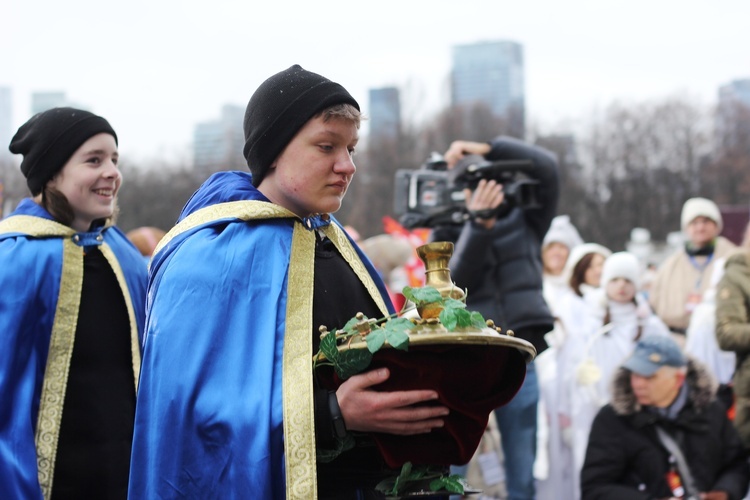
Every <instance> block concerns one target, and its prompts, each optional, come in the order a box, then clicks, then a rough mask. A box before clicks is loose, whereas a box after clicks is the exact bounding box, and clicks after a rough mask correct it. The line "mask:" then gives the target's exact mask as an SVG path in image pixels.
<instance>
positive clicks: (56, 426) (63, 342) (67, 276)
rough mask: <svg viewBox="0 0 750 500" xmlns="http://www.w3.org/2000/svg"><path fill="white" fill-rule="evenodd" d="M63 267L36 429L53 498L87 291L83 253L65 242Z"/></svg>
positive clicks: (45, 489) (46, 491) (45, 484)
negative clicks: (83, 292)
mask: <svg viewBox="0 0 750 500" xmlns="http://www.w3.org/2000/svg"><path fill="white" fill-rule="evenodd" d="M62 245H63V267H62V277H61V279H60V295H59V297H58V298H57V309H56V311H55V321H54V324H53V325H52V335H51V337H50V345H49V354H48V355H47V368H46V370H45V372H44V382H43V385H42V397H41V402H40V406H39V416H38V420H37V428H36V449H37V467H38V469H39V484H40V485H41V487H42V494H43V495H44V497H45V498H49V497H50V494H51V493H52V480H53V476H54V472H55V456H56V454H57V442H58V438H59V437H60V422H61V421H62V410H63V402H64V400H65V388H66V387H67V385H68V370H69V368H70V358H71V357H72V355H73V342H74V339H75V332H76V324H77V323H78V309H79V306H80V301H81V289H82V288H83V249H82V248H81V247H79V246H77V245H76V244H75V243H73V241H71V240H70V239H67V238H66V239H63V240H62Z"/></svg>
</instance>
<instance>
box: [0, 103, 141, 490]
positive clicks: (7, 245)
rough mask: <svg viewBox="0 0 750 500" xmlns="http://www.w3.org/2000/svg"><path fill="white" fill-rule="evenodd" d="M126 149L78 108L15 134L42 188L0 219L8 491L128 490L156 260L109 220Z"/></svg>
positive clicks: (1, 377) (0, 478) (3, 486)
mask: <svg viewBox="0 0 750 500" xmlns="http://www.w3.org/2000/svg"><path fill="white" fill-rule="evenodd" d="M117 148H118V143H117V135H116V134H115V131H114V130H113V129H112V127H111V126H110V124H109V123H108V122H107V121H106V120H105V119H104V118H102V117H100V116H96V115H94V114H92V113H89V112H88V111H83V110H80V109H74V108H54V109H51V110H48V111H44V112H42V113H39V114H37V115H34V116H33V117H32V118H31V119H30V120H29V121H27V122H26V123H25V124H24V125H22V126H21V128H19V129H18V132H17V133H16V134H15V136H14V137H13V139H12V141H11V143H10V151H11V152H12V153H16V154H22V155H23V161H22V162H21V171H22V172H23V174H24V176H25V177H26V183H27V185H28V187H29V190H30V191H31V194H32V197H31V198H26V199H24V200H22V201H21V203H20V204H19V205H18V207H17V208H16V210H15V211H14V212H13V213H12V214H11V215H10V216H9V217H8V218H7V219H4V220H3V221H2V222H0V262H2V265H0V290H1V291H2V292H1V293H0V326H1V327H2V332H3V348H2V349H0V399H2V401H3V404H2V406H1V407H0V498H24V499H41V498H50V497H51V498H58V499H59V498H111V499H124V498H126V496H127V486H128V472H129V468H130V448H131V443H132V440H133V421H134V417H135V397H136V387H137V381H138V375H139V370H140V362H141V353H140V345H141V337H142V334H143V324H144V317H145V289H146V268H145V266H144V265H143V260H142V258H141V256H140V255H139V253H138V251H137V250H136V249H135V248H134V247H133V245H132V244H131V243H130V242H129V241H128V240H127V238H126V237H125V235H124V234H123V233H122V232H121V231H120V230H119V229H118V228H117V227H116V226H114V225H113V224H114V216H115V213H116V210H117V208H116V207H117V195H118V193H119V191H120V186H121V184H122V174H121V173H120V170H119V168H118V161H119V153H118V149H117Z"/></svg>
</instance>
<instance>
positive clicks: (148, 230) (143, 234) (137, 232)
mask: <svg viewBox="0 0 750 500" xmlns="http://www.w3.org/2000/svg"><path fill="white" fill-rule="evenodd" d="M165 234H167V233H166V231H164V230H163V229H159V228H158V227H153V226H141V227H137V228H135V229H131V230H130V231H128V232H127V233H125V236H127V237H128V239H129V240H130V241H131V243H133V245H135V247H136V248H137V249H138V251H139V252H141V255H142V256H143V258H144V259H145V260H146V263H147V264H148V262H149V261H150V260H151V255H153V253H154V249H156V245H158V244H159V241H161V239H162V238H163V237H164V235H165Z"/></svg>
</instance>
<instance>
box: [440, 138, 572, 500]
mask: <svg viewBox="0 0 750 500" xmlns="http://www.w3.org/2000/svg"><path fill="white" fill-rule="evenodd" d="M470 155H480V156H483V157H484V159H486V160H488V161H499V160H530V161H531V164H532V168H531V169H530V170H529V171H528V172H527V174H528V176H529V177H530V178H531V179H533V180H535V181H536V182H538V184H537V185H536V186H535V194H536V200H537V201H538V203H537V204H536V205H535V206H519V204H518V203H513V202H512V198H513V196H511V193H510V191H511V188H510V187H509V186H503V185H502V184H501V183H498V182H496V181H495V180H484V179H483V180H480V181H479V183H478V185H477V186H476V188H475V189H474V190H473V192H471V191H469V190H467V191H466V192H465V197H466V208H467V209H468V212H469V214H470V215H471V219H470V220H468V221H466V222H465V223H464V224H463V225H460V226H455V225H454V226H440V227H436V228H435V229H434V231H433V233H432V236H431V239H432V240H433V241H452V242H454V243H455V245H456V246H455V251H454V253H453V257H452V258H451V261H450V264H449V267H450V270H451V277H452V278H453V279H454V280H455V282H456V285H457V286H458V287H460V288H467V289H468V291H469V293H468V295H467V306H468V307H469V308H470V309H472V310H476V311H479V312H480V313H481V314H482V315H483V316H484V317H485V318H487V319H492V320H494V322H495V324H496V325H498V326H500V327H501V328H503V330H513V332H514V333H515V336H516V337H519V338H522V339H524V340H527V341H529V342H531V343H532V344H533V345H534V347H535V348H536V351H537V354H540V353H541V352H542V351H544V349H546V348H547V343H546V342H545V340H544V335H545V334H546V333H548V332H550V331H551V330H552V327H553V323H554V319H553V317H552V314H551V313H550V310H549V308H548V307H547V303H546V302H545V300H544V295H543V292H542V257H541V251H542V250H541V249H542V241H543V240H544V236H545V235H546V234H547V230H548V229H549V228H550V224H551V222H552V219H553V218H554V217H555V214H556V211H557V202H558V198H559V191H560V185H559V178H558V171H557V161H556V160H555V158H554V155H553V154H552V153H550V152H549V151H547V150H545V149H542V148H539V147H534V146H531V145H528V144H526V143H524V142H522V141H519V140H517V139H513V138H511V137H503V136H501V137H497V138H495V139H494V140H493V141H492V142H489V143H486V142H471V141H454V142H453V143H452V144H451V146H450V148H449V149H448V151H447V152H446V153H445V160H446V163H447V164H448V167H449V168H456V169H460V168H462V165H464V166H465V164H466V162H467V161H468V160H469V158H468V157H469V156H470ZM506 191H508V192H506ZM538 402H539V386H538V382H537V375H536V369H535V367H534V363H529V364H528V365H527V373H526V379H525V381H524V384H523V386H521V389H520V390H519V392H518V394H517V395H516V397H515V398H514V399H513V400H512V401H511V402H510V403H509V404H507V405H505V406H503V407H501V408H499V409H498V410H496V411H495V416H496V417H497V422H498V426H499V428H500V433H501V434H502V436H503V439H502V445H503V453H504V454H505V458H506V459H505V469H506V470H505V473H506V477H507V478H508V479H507V483H506V486H507V489H508V498H509V499H510V500H526V499H533V498H536V491H535V482H534V477H533V465H534V460H535V458H536V452H535V450H536V422H537V404H538Z"/></svg>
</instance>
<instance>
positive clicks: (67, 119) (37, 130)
mask: <svg viewBox="0 0 750 500" xmlns="http://www.w3.org/2000/svg"><path fill="white" fill-rule="evenodd" d="M101 133H107V134H110V135H111V136H113V137H114V138H115V143H117V134H115V131H114V130H113V129H112V127H111V126H110V125H109V123H108V122H107V120H105V119H104V118H102V117H101V116H97V115H95V114H93V113H89V112H88V111H83V110H82V109H74V108H53V109H50V110H47V111H43V112H41V113H37V114H35V115H34V116H32V117H31V118H30V119H29V121H27V122H26V123H24V124H23V125H21V128H19V129H18V132H16V135H15V136H13V139H12V140H11V141H10V147H9V148H8V149H10V152H11V153H14V154H20V155H23V161H22V162H21V172H23V175H25V176H26V184H27V185H28V186H29V189H30V190H31V194H33V195H34V196H36V195H38V194H39V193H41V192H42V188H44V185H45V184H47V181H49V180H50V179H52V177H54V176H55V174H56V173H57V172H59V171H60V170H62V168H63V167H64V166H65V164H66V163H67V162H68V160H69V159H70V157H71V156H73V153H75V152H76V150H77V149H78V148H79V147H81V144H83V143H84V142H86V141H87V140H89V139H90V138H91V137H93V136H95V135H97V134H101Z"/></svg>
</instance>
